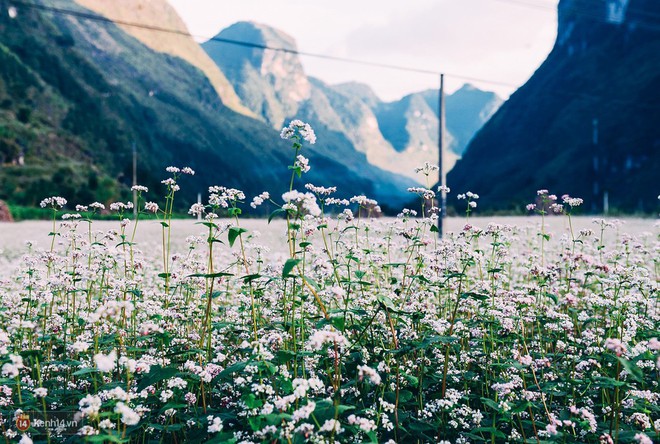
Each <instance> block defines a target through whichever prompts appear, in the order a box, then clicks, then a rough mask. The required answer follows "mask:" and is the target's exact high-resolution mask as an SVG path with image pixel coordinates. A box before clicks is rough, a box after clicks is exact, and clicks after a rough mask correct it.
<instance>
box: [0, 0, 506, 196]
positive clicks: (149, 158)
mask: <svg viewBox="0 0 660 444" xmlns="http://www.w3.org/2000/svg"><path fill="white" fill-rule="evenodd" d="M30 5H34V4H31V3H20V2H17V3H16V4H14V6H12V7H14V8H15V9H14V12H15V13H14V14H13V16H12V15H8V14H5V13H4V11H6V10H7V9H6V8H4V6H5V5H3V13H2V14H0V66H2V69H1V70H0V161H1V162H2V166H1V167H0V199H5V200H8V201H9V202H11V203H13V204H22V205H36V204H38V202H39V201H40V200H41V199H42V198H43V197H45V196H47V195H53V194H57V195H62V196H64V197H66V198H67V199H68V200H69V201H71V202H75V203H87V202H91V201H93V200H99V201H102V202H105V203H107V202H110V201H112V200H115V199H121V198H128V196H129V193H128V189H129V187H130V184H131V182H130V178H131V176H132V171H131V165H132V162H131V158H132V150H133V147H135V150H136V151H137V155H138V177H139V183H141V184H143V185H146V186H148V187H149V188H151V189H152V190H157V189H160V188H162V187H161V185H160V183H159V182H160V180H161V179H162V178H163V174H164V173H163V169H164V167H165V166H167V165H170V164H174V165H190V166H191V167H193V168H194V169H195V170H196V171H197V174H196V175H195V176H194V177H193V178H190V179H189V180H188V185H184V186H183V187H182V193H181V197H180V198H179V202H180V203H181V206H182V208H184V207H185V206H186V205H188V204H190V203H191V202H193V201H194V200H195V198H196V194H197V192H203V190H204V189H205V188H206V187H207V186H209V185H225V186H233V187H237V188H241V189H243V190H244V191H246V193H247V194H248V195H251V194H258V193H260V192H261V191H263V190H270V191H271V192H274V193H279V192H281V191H283V190H285V189H286V185H287V181H286V175H287V174H288V172H287V165H288V164H290V163H291V159H290V158H291V157H292V152H291V148H290V147H289V146H288V144H287V143H286V142H285V141H282V140H280V139H279V130H280V129H281V127H282V125H284V124H285V123H287V122H288V120H290V119H292V118H301V119H303V120H308V121H310V122H311V123H312V125H313V126H314V128H315V130H316V132H317V135H318V140H319V141H318V143H317V144H316V145H314V146H313V147H312V148H311V149H309V150H307V149H306V152H305V155H306V156H308V157H309V158H310V160H311V165H312V170H311V171H310V173H309V174H308V175H306V176H305V179H306V180H307V181H309V182H313V183H315V184H317V185H325V186H330V185H337V186H339V187H340V189H344V190H345V194H346V193H349V192H350V193H353V194H366V195H368V196H371V197H375V198H376V199H378V200H379V201H381V203H382V204H383V206H386V207H387V206H391V207H393V208H395V209H397V207H400V206H401V205H402V204H403V203H404V202H405V201H406V200H407V199H408V197H409V196H408V195H407V193H406V188H407V187H409V186H412V185H415V184H416V183H417V181H418V180H420V178H418V177H414V175H413V173H412V169H413V168H414V167H415V166H418V165H420V164H421V163H423V162H424V161H425V160H430V161H434V160H435V159H436V158H437V154H435V153H436V152H437V151H436V150H435V148H434V147H435V144H436V143H437V105H435V106H436V109H434V108H433V104H432V101H433V100H434V99H433V97H432V96H433V92H424V93H419V94H413V95H411V96H409V97H407V98H404V99H402V101H401V103H402V105H400V106H399V105H398V103H399V102H397V103H394V104H392V103H383V102H382V101H380V100H379V99H378V98H377V97H376V96H375V94H374V93H373V92H372V91H370V90H369V88H368V87H367V86H365V85H356V84H345V85H327V84H325V83H324V82H322V81H321V80H319V79H314V78H310V77H308V76H307V75H306V74H305V73H304V70H303V69H302V65H301V64H300V60H299V59H298V57H297V55H295V54H287V53H281V52H273V51H264V50H263V49H261V50H259V49H258V48H252V49H250V50H249V51H247V52H246V51H245V48H243V47H240V46H232V45H227V44H224V45H222V47H218V48H214V47H213V46H212V43H215V42H209V43H206V44H204V45H202V46H201V47H200V46H199V45H198V44H197V43H196V42H195V41H194V40H193V39H192V38H191V37H190V36H189V35H188V33H187V29H186V28H185V25H184V24H183V22H182V20H181V19H180V17H179V16H178V15H177V14H176V12H175V11H174V9H173V8H172V7H171V6H170V5H169V4H168V3H167V2H166V1H165V0H151V1H147V0H117V1H113V2H106V1H101V0H77V1H73V0H59V1H58V2H56V7H53V6H39V5H37V6H36V7H35V6H30ZM135 23H139V24H141V25H143V26H133V24H135ZM144 25H146V26H144ZM155 28H158V29H155ZM162 29H167V30H170V31H173V32H163V31H162ZM221 35H223V36H226V35H233V36H235V37H236V38H237V39H241V40H246V41H253V42H255V43H258V42H268V43H269V44H276V45H278V46H283V47H291V48H295V42H294V41H293V39H291V38H290V37H288V36H286V34H284V33H282V32H280V31H278V30H275V29H272V28H269V27H267V26H265V25H258V24H254V23H238V24H236V25H234V26H232V27H230V28H228V29H226V30H224V31H222V32H221ZM356 90H360V91H361V94H359V95H358V94H354V93H353V91H356ZM467 90H471V91H473V92H476V93H479V91H476V90H474V89H473V88H471V87H465V88H464V90H463V91H462V92H461V94H462V93H464V92H465V91H467ZM483 94H484V95H485V96H487V97H488V98H487V99H485V102H489V103H488V105H484V106H482V107H480V108H478V109H476V108H475V109H474V110H473V114H474V115H475V116H477V117H476V122H477V124H476V126H474V125H475V124H474V123H473V122H474V121H475V120H474V119H473V120H472V121H470V122H463V123H462V124H463V125H464V127H465V128H470V126H469V125H470V124H472V125H473V127H472V131H473V132H474V131H476V130H477V129H478V126H479V123H478V122H479V119H482V120H484V121H485V119H487V117H488V114H489V112H490V111H484V110H485V109H487V108H488V109H491V108H495V107H496V106H497V105H498V104H499V103H498V100H499V99H497V98H496V97H495V96H494V95H492V94H489V93H483ZM455 95H460V94H459V93H456V94H455ZM427 96H428V98H429V99H428V100H427V99H426V98H427ZM453 96H454V95H453ZM453 96H451V97H453ZM436 101H437V93H436ZM429 103H430V105H429ZM449 103H450V101H449V100H448V107H449ZM393 109H400V110H401V113H403V114H404V116H403V117H401V118H397V117H396V115H395V114H396V113H395V112H394V111H393ZM388 119H390V121H388ZM391 119H394V121H396V122H397V124H396V125H395V124H394V123H393V122H394V121H392V120H391ZM482 123H483V122H482ZM381 128H387V129H381ZM469 131H470V130H469V129H468V131H467V133H466V134H467V135H465V134H464V133H461V131H459V130H457V131H456V136H454V137H453V138H452V139H451V141H452V142H451V143H454V146H455V147H456V153H460V151H461V150H462V147H464V146H465V144H466V142H467V141H466V140H465V139H466V138H467V137H469ZM351 195H352V194H351Z"/></svg>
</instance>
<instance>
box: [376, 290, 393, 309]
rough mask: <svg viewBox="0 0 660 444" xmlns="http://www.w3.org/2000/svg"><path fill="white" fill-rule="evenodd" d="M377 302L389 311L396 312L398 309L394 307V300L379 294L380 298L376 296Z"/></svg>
mask: <svg viewBox="0 0 660 444" xmlns="http://www.w3.org/2000/svg"><path fill="white" fill-rule="evenodd" d="M376 300H377V301H378V302H380V303H381V304H382V305H383V306H384V307H385V308H387V309H389V310H396V308H395V307H394V302H392V299H390V298H389V296H385V295H383V294H379V295H378V296H376Z"/></svg>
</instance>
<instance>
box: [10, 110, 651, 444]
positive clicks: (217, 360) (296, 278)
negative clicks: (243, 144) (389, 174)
mask: <svg viewBox="0 0 660 444" xmlns="http://www.w3.org/2000/svg"><path fill="white" fill-rule="evenodd" d="M285 130H286V131H283V132H282V137H283V138H287V139H290V140H291V141H292V143H293V149H292V152H291V158H292V165H291V167H290V170H291V171H290V172H288V173H287V172H283V173H284V174H287V175H288V174H290V177H285V178H283V180H285V181H286V182H287V184H289V183H290V187H289V191H288V192H287V193H285V194H284V195H283V196H270V195H269V194H268V193H262V194H261V195H259V196H256V197H255V196H245V195H244V194H243V193H242V192H241V191H239V190H235V189H228V188H224V187H221V186H217V187H211V188H210V190H209V197H208V200H207V203H206V204H202V205H193V207H192V208H191V209H190V212H191V214H193V215H194V216H200V217H201V218H202V222H200V223H195V220H194V218H193V217H192V216H191V220H190V221H182V220H172V209H173V208H174V201H175V199H176V192H177V191H178V190H179V187H185V181H186V177H185V176H186V175H187V174H194V172H193V171H192V170H190V169H186V168H183V169H179V168H175V167H170V168H168V171H167V176H166V177H168V178H167V179H165V180H164V181H163V184H164V188H166V197H165V199H164V202H165V205H164V207H163V208H160V207H159V206H158V205H157V204H155V203H153V202H145V200H147V197H148V196H149V195H150V193H153V190H152V191H148V190H146V189H144V187H139V188H138V189H137V191H138V193H139V195H140V201H141V202H142V204H141V205H140V207H141V208H140V209H141V213H144V212H149V213H155V214H156V215H158V217H159V220H158V221H154V220H139V219H138V220H137V221H136V220H135V219H134V218H133V217H132V207H131V204H126V203H117V204H113V207H112V210H113V211H115V213H116V214H117V216H118V217H117V221H116V222H99V221H92V220H91V218H90V215H92V214H93V213H94V212H96V211H99V210H100V209H101V208H100V207H101V206H100V204H95V205H89V206H86V207H80V206H79V207H78V208H77V211H75V212H74V211H72V210H71V209H72V208H75V203H65V202H63V201H62V200H58V199H56V198H50V199H45V200H44V202H43V205H44V206H45V207H48V208H51V209H52V210H53V221H52V222H50V223H44V222H27V223H19V224H14V225H2V226H0V230H1V234H0V248H1V249H2V251H1V252H0V263H1V264H2V267H1V268H0V298H1V299H2V303H1V304H0V320H1V322H0V360H1V361H0V365H1V375H0V413H1V414H2V433H3V435H4V438H5V440H6V441H7V442H22V443H29V442H33V441H34V442H37V441H39V442H85V441H87V442H136V443H138V442H140V443H142V442H162V443H171V442H180V443H182V442H218V443H219V442H228V443H261V442H268V443H276V442H281V443H302V442H312V443H331V442H337V443H363V442H373V443H376V442H378V443H423V442H424V443H481V442H489V443H504V442H508V443H527V442H529V443H540V442H557V443H617V442H618V443H652V442H658V440H660V434H659V433H658V432H659V430H660V409H659V407H658V402H659V400H660V388H659V386H658V384H659V382H660V380H659V371H660V340H659V339H658V337H659V332H658V329H659V325H660V324H659V322H658V321H659V320H660V311H659V308H660V307H659V300H658V271H659V267H660V264H659V259H660V255H659V252H660V251H659V250H660V243H659V237H658V234H659V232H660V230H659V229H658V226H657V225H656V224H655V222H654V221H652V220H630V221H627V223H620V222H616V221H612V220H601V219H596V220H592V218H586V217H576V216H573V215H571V212H573V211H574V210H575V209H576V207H578V206H579V205H580V204H581V199H577V198H573V197H570V196H563V197H559V198H557V197H555V196H553V195H551V194H549V193H548V192H547V191H546V190H539V192H538V193H537V195H534V196H530V201H534V202H535V203H534V204H530V206H529V209H530V211H531V212H534V211H536V212H537V213H538V214H537V215H535V216H530V217H519V218H499V219H488V218H476V217H473V214H471V213H473V211H475V208H476V206H477V204H478V202H479V201H478V198H479V196H478V195H476V194H475V193H469V192H466V193H465V194H460V195H458V196H459V198H461V199H462V200H464V201H465V209H466V217H464V218H451V219H448V221H447V224H446V225H448V228H447V227H446V230H445V231H446V232H447V233H446V234H445V236H443V237H442V238H439V237H438V236H437V232H436V230H435V224H436V218H437V216H436V214H437V210H436V209H435V208H432V204H430V203H429V202H433V199H434V197H435V191H434V190H431V189H429V188H414V189H411V190H410V191H411V196H412V197H413V198H414V197H415V195H418V196H419V202H420V205H419V208H416V209H414V210H415V211H417V212H418V213H419V215H420V216H419V217H416V216H415V212H414V211H412V210H406V211H404V212H402V214H400V215H399V217H396V218H375V217H373V216H375V215H376V214H377V213H378V208H377V202H375V201H373V200H371V199H368V198H367V197H365V196H355V197H354V198H352V199H350V200H343V199H337V198H334V197H333V193H334V192H335V190H334V189H333V188H323V187H318V186H314V185H311V184H307V186H305V185H306V184H305V181H304V173H305V172H306V171H307V170H309V168H310V167H312V168H313V165H310V164H309V162H308V160H307V159H306V158H305V157H303V155H302V153H303V152H304V151H303V144H304V143H313V142H314V141H315V136H314V133H313V130H312V129H311V128H309V126H308V125H305V124H303V123H302V122H296V121H294V122H292V124H291V125H290V126H289V127H288V128H286V129H285ZM305 149H307V148H305ZM431 168H432V167H430V166H428V165H427V166H425V167H423V168H420V172H422V173H424V171H426V172H427V173H428V171H429V170H430V169H431ZM442 192H449V190H447V189H444V190H442ZM449 197H450V198H452V197H453V198H454V199H456V195H452V194H451V193H450V194H449ZM268 200H271V201H272V203H273V204H277V205H278V209H277V210H276V211H275V212H274V214H273V215H272V221H270V222H267V221H266V220H252V219H241V217H240V216H241V213H242V210H241V208H245V207H247V206H248V205H250V203H252V205H253V206H254V207H256V206H259V205H260V204H262V203H263V202H265V201H268ZM63 207H64V208H63ZM429 207H430V208H429ZM429 210H430V211H429ZM549 213H556V214H554V215H552V216H551V215H550V214H549ZM329 214H335V215H337V214H338V216H328V215H329ZM423 214H430V216H428V217H421V215H423ZM127 215H131V218H130V220H129V219H128V218H127ZM49 233H50V234H49ZM26 240H27V241H28V242H26ZM37 416H38V417H39V418H41V419H43V420H45V421H46V423H47V421H48V419H49V418H50V419H52V418H58V420H59V419H63V418H68V419H69V420H70V422H69V423H66V424H64V425H63V426H62V427H41V428H40V427H38V424H37V422H36V421H35V419H34V418H35V417H37ZM28 419H29V420H30V421H27V423H28V424H27V426H26V420H28Z"/></svg>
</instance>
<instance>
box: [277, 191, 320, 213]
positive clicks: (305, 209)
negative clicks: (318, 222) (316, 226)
mask: <svg viewBox="0 0 660 444" xmlns="http://www.w3.org/2000/svg"><path fill="white" fill-rule="evenodd" d="M282 200H284V202H286V204H285V205H284V206H283V207H282V208H284V209H285V210H292V211H298V212H300V213H302V214H309V215H311V216H314V217H316V216H320V215H321V208H319V205H318V204H317V203H316V196H315V195H314V194H312V193H309V192H307V193H301V192H300V191H297V190H292V191H287V192H286V193H284V194H282Z"/></svg>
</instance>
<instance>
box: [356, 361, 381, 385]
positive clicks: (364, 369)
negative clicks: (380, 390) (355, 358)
mask: <svg viewBox="0 0 660 444" xmlns="http://www.w3.org/2000/svg"><path fill="white" fill-rule="evenodd" d="M365 376H366V377H367V378H368V379H369V382H371V383H372V384H373V385H380V382H381V378H380V375H379V374H378V372H377V371H376V370H374V369H373V368H371V367H369V366H367V365H360V366H358V379H359V380H360V381H362V380H363V379H364V377H365Z"/></svg>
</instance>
